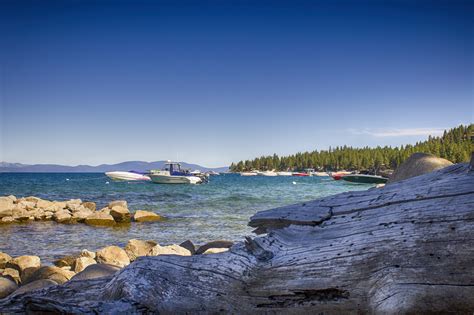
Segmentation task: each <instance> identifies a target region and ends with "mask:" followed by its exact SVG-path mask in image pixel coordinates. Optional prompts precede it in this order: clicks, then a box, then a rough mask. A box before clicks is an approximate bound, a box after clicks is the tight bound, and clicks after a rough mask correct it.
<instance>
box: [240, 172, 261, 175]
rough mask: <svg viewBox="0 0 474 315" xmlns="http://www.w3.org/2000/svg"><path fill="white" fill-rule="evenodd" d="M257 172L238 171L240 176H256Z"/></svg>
mask: <svg viewBox="0 0 474 315" xmlns="http://www.w3.org/2000/svg"><path fill="white" fill-rule="evenodd" d="M257 175H258V173H257V172H240V176H257Z"/></svg>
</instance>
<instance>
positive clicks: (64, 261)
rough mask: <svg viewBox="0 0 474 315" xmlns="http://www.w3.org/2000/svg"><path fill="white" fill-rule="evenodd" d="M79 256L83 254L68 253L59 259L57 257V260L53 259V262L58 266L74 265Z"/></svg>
mask: <svg viewBox="0 0 474 315" xmlns="http://www.w3.org/2000/svg"><path fill="white" fill-rule="evenodd" d="M79 257H81V256H80V255H67V256H64V257H61V258H59V259H56V260H55V261H53V264H54V265H55V266H56V267H72V266H74V262H75V261H76V259H77V258H79Z"/></svg>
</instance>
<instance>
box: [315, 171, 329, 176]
mask: <svg viewBox="0 0 474 315" xmlns="http://www.w3.org/2000/svg"><path fill="white" fill-rule="evenodd" d="M313 175H314V176H319V177H329V174H328V173H326V172H314V173H313Z"/></svg>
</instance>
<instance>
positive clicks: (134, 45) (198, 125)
mask: <svg viewBox="0 0 474 315" xmlns="http://www.w3.org/2000/svg"><path fill="white" fill-rule="evenodd" d="M473 12H474V2H473V1H465V2H460V1H435V0H432V1H423V2H416V1H369V2H364V1H287V2H276V1H215V2H205V1H194V2H190V1H169V2H159V1H130V2H124V1H97V2H94V1H48V0H44V1H32V2H28V1H5V0H4V1H2V2H0V24H1V34H0V35H1V38H2V40H1V41H0V58H1V68H0V70H1V91H0V92H1V95H0V96H1V98H0V101H1V111H0V115H1V116H0V132H1V134H0V136H1V137H0V141H1V142H0V145H1V147H0V148H1V151H0V153H1V154H0V161H1V160H3V161H9V162H23V163H61V164H69V165H75V164H100V163H115V162H120V161H125V160H146V161H154V160H163V159H176V158H178V159H179V160H184V161H188V162H194V163H200V164H203V165H206V166H222V165H229V164H230V163H231V162H232V161H238V160H240V159H247V158H253V157H255V156H260V155H264V154H265V155H266V154H273V153H277V154H290V153H296V152H298V151H305V150H314V149H327V148H328V147H329V146H336V145H343V144H347V145H352V146H365V145H369V146H375V145H385V144H388V145H398V144H404V143H414V142H415V141H418V140H421V139H425V138H426V137H427V134H428V133H437V132H439V131H440V130H441V129H442V128H449V127H454V126H456V125H458V124H460V123H464V124H466V123H470V122H473V121H474V104H473V99H474V96H473V83H474V79H473V77H474V74H473V73H474V61H473V60H474V45H473V38H474V22H473V21H474V18H473Z"/></svg>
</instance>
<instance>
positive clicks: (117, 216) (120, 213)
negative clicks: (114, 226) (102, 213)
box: [110, 206, 132, 223]
mask: <svg viewBox="0 0 474 315" xmlns="http://www.w3.org/2000/svg"><path fill="white" fill-rule="evenodd" d="M110 215H111V216H112V217H113V218H114V220H115V222H118V223H125V222H130V218H131V216H132V215H131V214H130V211H128V209H127V208H124V207H122V206H113V207H112V208H111V209H110Z"/></svg>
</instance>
